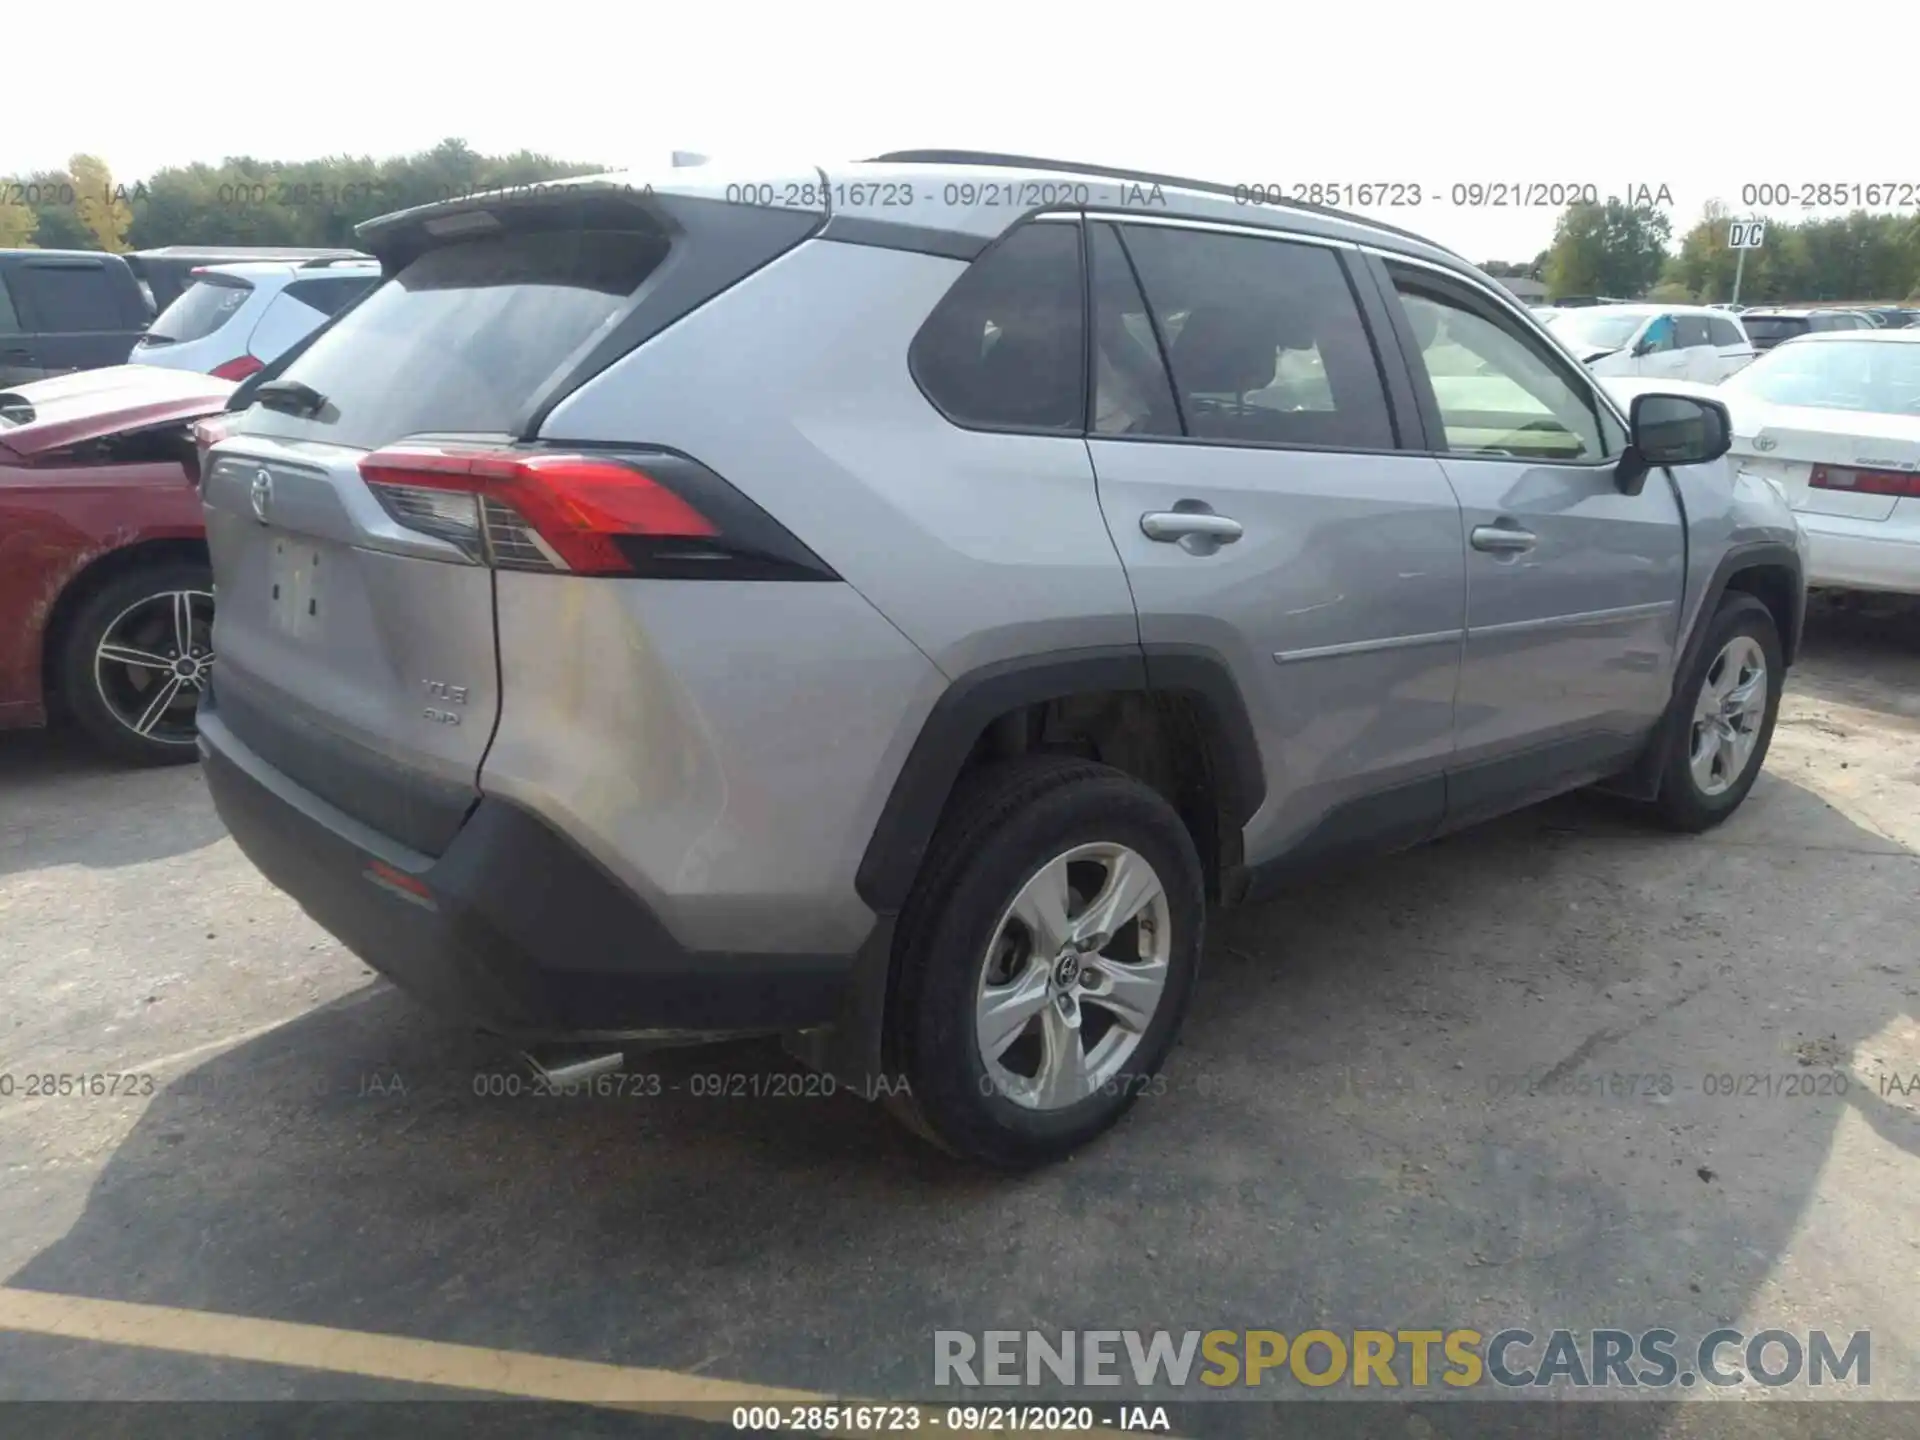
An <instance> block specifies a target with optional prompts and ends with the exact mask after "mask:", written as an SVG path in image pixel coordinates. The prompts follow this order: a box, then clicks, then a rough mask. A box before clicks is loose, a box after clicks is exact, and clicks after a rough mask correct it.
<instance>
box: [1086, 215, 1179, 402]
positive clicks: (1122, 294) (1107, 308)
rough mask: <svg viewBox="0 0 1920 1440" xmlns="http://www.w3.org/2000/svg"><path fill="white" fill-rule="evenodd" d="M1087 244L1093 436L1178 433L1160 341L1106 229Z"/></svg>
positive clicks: (1100, 227)
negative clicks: (1090, 270) (1090, 247)
mask: <svg viewBox="0 0 1920 1440" xmlns="http://www.w3.org/2000/svg"><path fill="white" fill-rule="evenodd" d="M1092 244H1093V356H1094V373H1093V426H1092V429H1093V433H1094V434H1096V435H1164V436H1178V435H1180V434H1182V433H1183V432H1182V430H1181V426H1180V407H1179V406H1178V404H1176V403H1175V401H1174V398H1173V384H1172V382H1171V381H1170V380H1169V379H1168V376H1167V366H1166V361H1165V359H1164V358H1163V352H1162V349H1161V341H1160V337H1159V335H1158V333H1157V332H1156V330H1155V327H1154V321H1153V316H1152V315H1151V314H1149V313H1148V310H1147V301H1146V297H1145V296H1144V295H1142V294H1141V293H1140V286H1139V283H1138V281H1137V280H1136V279H1135V278H1134V273H1133V266H1132V265H1131V264H1129V263H1128V260H1127V257H1126V253H1125V252H1124V251H1123V250H1122V249H1121V248H1120V240H1119V237H1118V236H1117V235H1116V234H1115V233H1114V229H1113V227H1112V226H1111V225H1095V226H1094V227H1093V232H1092Z"/></svg>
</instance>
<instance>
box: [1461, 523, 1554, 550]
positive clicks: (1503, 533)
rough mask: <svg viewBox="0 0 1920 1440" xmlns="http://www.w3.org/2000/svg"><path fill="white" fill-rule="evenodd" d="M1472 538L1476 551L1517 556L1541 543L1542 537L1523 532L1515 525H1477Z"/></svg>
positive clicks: (1527, 531)
mask: <svg viewBox="0 0 1920 1440" xmlns="http://www.w3.org/2000/svg"><path fill="white" fill-rule="evenodd" d="M1472 538H1473V548H1474V549H1476V550H1487V551H1491V552H1492V553H1493V554H1495V555H1517V554H1519V553H1520V552H1521V551H1522V550H1531V549H1532V548H1533V547H1534V546H1535V545H1538V544H1539V543H1540V537H1539V536H1538V535H1536V534H1534V533H1533V532H1532V531H1531V530H1522V529H1520V528H1519V527H1518V526H1514V525H1476V526H1474V527H1473V537H1472Z"/></svg>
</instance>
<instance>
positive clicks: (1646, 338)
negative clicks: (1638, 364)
mask: <svg viewBox="0 0 1920 1440" xmlns="http://www.w3.org/2000/svg"><path fill="white" fill-rule="evenodd" d="M1652 353H1653V337H1652V336H1651V335H1643V336H1641V337H1640V338H1639V339H1638V340H1636V341H1634V342H1633V358H1634V359H1636V360H1638V359H1639V358H1640V357H1641V356H1642V355H1651V354H1652Z"/></svg>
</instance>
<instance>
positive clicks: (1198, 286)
mask: <svg viewBox="0 0 1920 1440" xmlns="http://www.w3.org/2000/svg"><path fill="white" fill-rule="evenodd" d="M1121 234H1122V237H1123V238H1124V241H1125V244H1126V249H1127V253H1128V255H1129V256H1130V257H1131V259H1132V260H1133V264H1134V268H1135V269H1136V270H1137V271H1138V272H1139V276H1140V284H1141V286H1142V288H1143V289H1144V290H1145V292H1146V298H1147V303H1148V304H1149V305H1150V306H1151V307H1152V309H1153V314H1154V319H1155V322H1156V324H1157V326H1158V328H1159V331H1160V334H1161V335H1162V337H1164V343H1165V345H1166V350H1167V362H1168V365H1169V368H1170V369H1171V370H1172V373H1173V383H1174V389H1175V391H1176V393H1177V394H1178V396H1179V399H1180V409H1181V412H1182V414H1183V416H1184V418H1185V420H1186V426H1187V433H1188V434H1189V435H1191V436H1193V437H1195V438H1196V439H1203V440H1224V441H1231V442H1234V443H1237V444H1243V445H1245V444H1251V445H1298V446H1310V447H1327V448H1333V449H1343V450H1391V449H1393V448H1394V446H1395V439H1394V430H1393V422H1392V420H1391V418H1390V416H1389V412H1388V409H1387V397H1386V388H1385V385H1384V383H1383V381H1382V380H1381V377H1380V371H1379V367H1378V365H1377V363H1376V362H1375V359H1374V355H1373V347H1372V344H1371V343H1370V342H1369V340H1368V338H1367V332H1366V327H1365V325H1364V324H1363V323H1362V321H1361V319H1360V306H1359V302H1358V301H1356V300H1355V299H1354V295H1353V290H1352V288H1351V287H1350V286H1349V285H1348V283H1347V276H1346V272H1345V270H1343V269H1342V268H1341V265H1340V261H1339V258H1338V257H1337V256H1336V255H1335V254H1334V253H1333V251H1331V250H1329V249H1327V248H1325V247H1324V246H1319V245H1309V244H1301V243H1298V242H1294V241H1288V240H1268V239H1265V238H1263V237H1258V236H1242V235H1222V234H1214V233H1210V232H1206V231H1198V230H1183V229H1174V228H1170V227H1162V226H1150V225H1129V226H1125V227H1123V228H1122V230H1121Z"/></svg>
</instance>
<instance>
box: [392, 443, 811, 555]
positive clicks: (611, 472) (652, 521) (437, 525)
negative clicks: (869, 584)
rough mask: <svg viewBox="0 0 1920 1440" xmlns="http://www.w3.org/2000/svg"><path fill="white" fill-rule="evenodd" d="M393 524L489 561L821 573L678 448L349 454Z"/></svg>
mask: <svg viewBox="0 0 1920 1440" xmlns="http://www.w3.org/2000/svg"><path fill="white" fill-rule="evenodd" d="M360 474H361V477H362V478H363V479H364V480H366V482H367V484H368V486H369V488H370V489H371V490H372V491H373V493H374V495H375V496H376V497H377V498H378V499H379V500H380V503H381V504H382V506H384V507H385V509H386V511H387V513H388V514H389V515H391V516H392V517H393V518H394V519H395V520H396V521H398V522H399V523H400V524H402V525H405V526H407V527H409V528H410V529H414V530H419V531H421V532H423V533H425V534H429V535H436V536H438V537H440V538H441V539H444V540H446V541H448V542H449V543H451V544H453V545H455V546H457V547H458V548H459V549H460V550H461V551H462V552H463V553H464V554H466V555H467V556H468V558H469V559H473V560H477V561H484V562H485V563H487V564H490V565H493V566H496V567H498V568H501V569H510V570H545V571H555V570H558V571H567V572H571V573H573V574H576V575H630V576H653V577H661V578H678V579H831V578H833V572H832V571H831V570H829V569H828V568H827V567H826V566H825V565H824V564H822V563H821V561H820V560H819V558H818V557H817V556H815V555H814V554H813V553H812V552H811V551H810V550H808V549H807V548H806V547H805V546H804V545H801V544H800V542H799V541H797V540H795V539H794V538H793V536H791V535H790V534H788V533H787V532H786V531H785V530H784V529H783V528H781V527H780V526H779V525H778V523H777V522H775V521H774V520H773V519H772V518H771V517H769V516H768V515H767V514H766V512H764V511H763V510H761V509H760V508H759V507H758V506H756V505H754V504H753V503H752V502H751V501H749V500H747V499H746V497H744V496H743V495H741V494H740V493H739V492H738V491H737V490H734V489H733V487H731V486H730V485H728V484H727V483H726V482H725V481H723V480H721V479H720V477H719V476H717V475H714V474H713V473H712V472H711V471H709V470H707V469H706V468H705V467H704V466H701V465H699V464H698V463H697V462H695V461H692V460H689V459H687V458H686V457H685V456H683V455H676V454H670V453H664V452H647V453H645V454H622V455H612V454H583V453H580V452H576V451H558V450H532V449H525V450H522V449H501V448H494V447H486V446H463V445H442V444H429V443H422V442H402V443H400V444H396V445H389V446H388V447H387V448H385V449H384V450H377V451H375V452H374V453H373V454H371V455H368V456H366V457H365V458H364V459H363V460H361V462H360Z"/></svg>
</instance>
